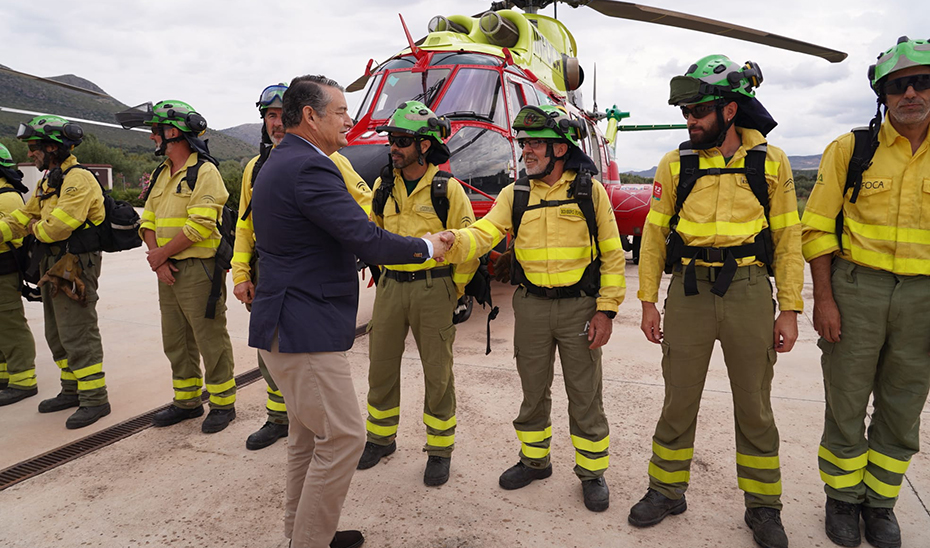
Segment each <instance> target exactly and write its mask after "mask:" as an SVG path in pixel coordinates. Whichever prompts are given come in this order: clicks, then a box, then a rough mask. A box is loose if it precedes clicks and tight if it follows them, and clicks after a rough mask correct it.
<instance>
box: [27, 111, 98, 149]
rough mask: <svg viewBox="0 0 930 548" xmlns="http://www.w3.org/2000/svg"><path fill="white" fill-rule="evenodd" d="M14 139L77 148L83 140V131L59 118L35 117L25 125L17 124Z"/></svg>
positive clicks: (72, 123)
mask: <svg viewBox="0 0 930 548" xmlns="http://www.w3.org/2000/svg"><path fill="white" fill-rule="evenodd" d="M16 138H17V139H19V140H21V141H49V142H55V143H60V144H63V145H69V146H77V145H79V144H81V141H82V140H83V139H84V130H83V129H82V128H81V126H79V125H77V124H75V123H74V122H69V121H67V120H65V119H64V118H62V117H61V116H36V117H35V118H33V119H32V120H30V121H29V123H27V124H22V123H21V124H19V129H17V131H16Z"/></svg>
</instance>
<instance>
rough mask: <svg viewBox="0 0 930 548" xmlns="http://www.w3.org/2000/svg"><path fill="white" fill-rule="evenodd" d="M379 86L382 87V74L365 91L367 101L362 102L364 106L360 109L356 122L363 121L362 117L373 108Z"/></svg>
mask: <svg viewBox="0 0 930 548" xmlns="http://www.w3.org/2000/svg"><path fill="white" fill-rule="evenodd" d="M379 85H381V75H380V74H379V75H377V76H375V78H374V80H372V81H371V84H370V85H369V86H368V89H367V90H366V91H365V100H364V101H362V106H360V107H359V109H358V114H357V115H356V116H355V120H356V121H358V120H361V119H362V116H364V115H365V114H367V113H368V109H369V108H371V102H372V101H374V100H375V92H377V91H378V86H379Z"/></svg>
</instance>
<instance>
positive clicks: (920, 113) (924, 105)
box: [888, 97, 930, 125]
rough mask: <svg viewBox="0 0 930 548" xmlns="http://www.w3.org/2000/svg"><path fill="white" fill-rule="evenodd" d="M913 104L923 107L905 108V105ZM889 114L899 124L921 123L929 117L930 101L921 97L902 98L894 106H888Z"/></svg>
mask: <svg viewBox="0 0 930 548" xmlns="http://www.w3.org/2000/svg"><path fill="white" fill-rule="evenodd" d="M912 105H918V106H920V107H921V108H918V109H905V108H903V107H909V106H912ZM888 114H889V115H890V116H891V118H892V119H894V121H895V122H898V123H899V124H905V125H911V124H919V123H921V122H923V121H925V120H926V119H927V117H928V116H930V102H928V101H925V100H923V98H921V97H915V98H914V99H912V100H907V101H905V100H904V99H901V100H900V101H898V103H897V104H896V105H894V106H893V107H888Z"/></svg>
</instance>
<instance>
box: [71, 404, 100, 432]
mask: <svg viewBox="0 0 930 548" xmlns="http://www.w3.org/2000/svg"><path fill="white" fill-rule="evenodd" d="M109 414H110V404H109V403H105V404H103V405H92V406H90V407H83V406H81V407H78V410H77V411H75V412H74V413H73V414H72V415H71V416H70V417H68V420H66V421H65V428H67V429H68V430H76V429H78V428H84V427H85V426H90V425H92V424H94V423H95V422H97V421H98V420H100V419H102V418H103V417H106V416H107V415H109Z"/></svg>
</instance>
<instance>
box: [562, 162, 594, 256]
mask: <svg viewBox="0 0 930 548" xmlns="http://www.w3.org/2000/svg"><path fill="white" fill-rule="evenodd" d="M569 192H570V193H571V196H572V197H574V198H575V199H576V200H578V207H579V208H580V209H581V213H582V214H584V221H585V224H587V225H588V234H590V235H591V237H592V238H594V246H595V247H596V248H597V252H598V255H600V252H601V247H600V244H598V233H597V212H596V211H595V210H594V180H593V179H592V178H591V174H590V173H588V172H587V171H584V170H582V171H579V172H578V175H577V176H576V177H575V180H574V181H572V183H571V186H570V187H569Z"/></svg>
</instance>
